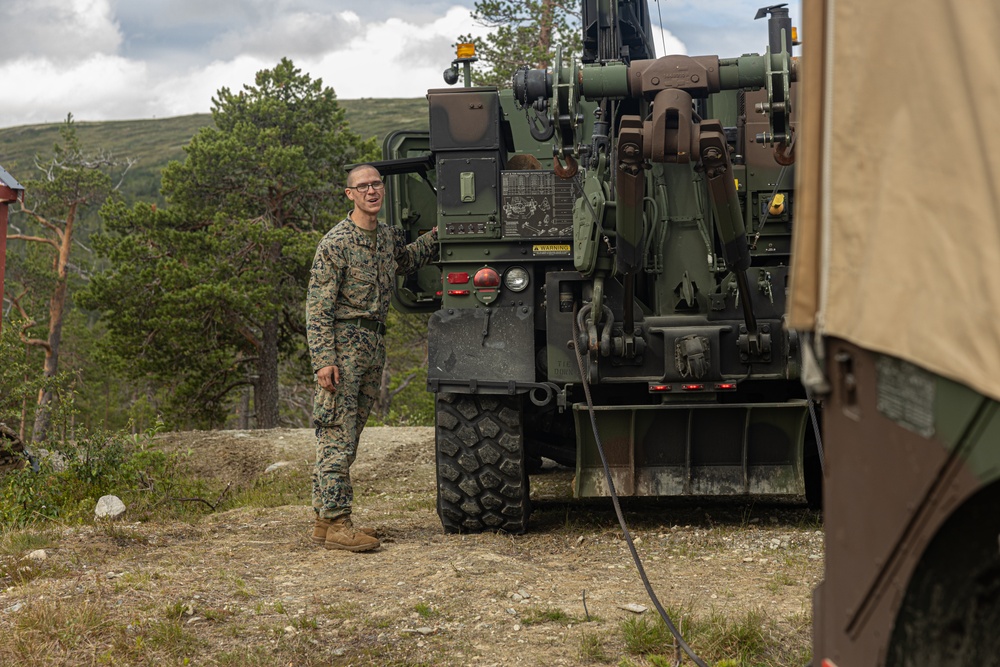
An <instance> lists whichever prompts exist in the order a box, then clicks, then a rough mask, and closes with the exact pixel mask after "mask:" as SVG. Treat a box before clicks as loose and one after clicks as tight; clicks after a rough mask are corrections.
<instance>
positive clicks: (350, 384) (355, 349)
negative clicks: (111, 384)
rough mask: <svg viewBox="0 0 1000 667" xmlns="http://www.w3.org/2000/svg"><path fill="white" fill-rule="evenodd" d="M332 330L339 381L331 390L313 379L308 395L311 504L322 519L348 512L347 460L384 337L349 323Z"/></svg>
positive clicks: (369, 401)
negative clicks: (312, 437)
mask: <svg viewBox="0 0 1000 667" xmlns="http://www.w3.org/2000/svg"><path fill="white" fill-rule="evenodd" d="M334 334H335V340H336V349H337V368H338V369H339V370H340V382H339V383H338V384H337V385H336V387H335V388H334V391H332V392H329V391H327V390H325V389H323V388H322V387H320V386H319V385H318V384H317V385H316V393H315V396H314V398H313V424H314V425H315V426H316V467H315V468H314V469H313V509H315V510H316V512H317V514H318V515H319V517H321V518H325V519H334V518H336V517H339V516H343V515H345V514H350V513H351V505H352V503H353V501H354V488H353V487H352V486H351V464H352V463H354V458H355V456H357V452H358V440H359V439H360V438H361V431H362V430H364V427H365V422H367V421H368V415H369V414H370V413H371V410H372V405H374V403H375V400H376V399H377V398H378V390H379V386H380V385H381V382H382V367H383V366H384V365H385V342H384V341H383V339H382V336H380V335H379V334H377V333H375V332H374V331H368V330H367V329H362V328H360V327H355V326H353V325H335V329H334Z"/></svg>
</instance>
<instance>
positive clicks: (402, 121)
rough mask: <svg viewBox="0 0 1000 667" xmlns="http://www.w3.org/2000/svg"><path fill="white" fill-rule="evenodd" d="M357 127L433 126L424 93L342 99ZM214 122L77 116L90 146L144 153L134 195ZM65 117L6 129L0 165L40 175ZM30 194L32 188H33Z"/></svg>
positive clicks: (145, 191) (149, 192)
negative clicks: (37, 160) (40, 160)
mask: <svg viewBox="0 0 1000 667" xmlns="http://www.w3.org/2000/svg"><path fill="white" fill-rule="evenodd" d="M339 103H340V105H341V107H342V108H343V109H344V111H345V113H346V115H347V120H348V122H349V123H350V126H351V130H353V131H354V132H357V133H358V134H361V135H362V136H365V137H370V136H373V135H374V136H376V137H378V138H379V140H381V139H382V138H383V137H384V136H385V135H386V134H387V133H389V132H391V131H394V130H421V129H426V128H427V101H426V100H425V99H424V98H414V99H387V100H373V99H363V100H339ZM211 123H212V117H211V115H209V114H196V115H192V116H179V117H176V118H156V119H151V120H124V121H106V122H77V136H78V137H79V138H80V142H81V144H82V145H83V146H84V148H86V149H88V150H96V149H99V148H103V149H106V150H108V151H110V152H112V153H114V154H115V155H121V156H130V157H135V158H138V163H137V164H136V165H135V166H134V167H133V168H132V171H131V172H130V173H129V176H128V178H127V179H126V182H125V184H124V185H123V187H122V190H123V192H124V194H125V196H126V198H127V199H129V200H132V201H134V200H146V201H153V200H157V199H159V190H160V170H162V169H163V167H165V166H166V165H167V163H168V162H170V161H171V160H183V159H184V146H185V145H186V144H187V143H188V142H189V141H190V140H191V137H192V136H194V134H195V133H196V132H197V131H198V130H199V128H201V127H204V126H206V125H210V124H211ZM59 126H60V124H59V123H49V124H45V125H24V126H21V127H11V128H5V129H0V166H3V167H4V168H5V169H6V170H7V171H9V172H10V173H12V174H13V175H14V177H15V178H17V179H18V180H19V181H21V182H22V183H23V182H24V181H26V180H29V179H31V178H35V177H36V174H37V171H36V170H35V167H34V157H35V156H36V155H41V156H43V157H46V156H48V155H50V154H51V151H52V146H53V145H54V144H55V143H56V141H58V139H59ZM29 195H30V193H29Z"/></svg>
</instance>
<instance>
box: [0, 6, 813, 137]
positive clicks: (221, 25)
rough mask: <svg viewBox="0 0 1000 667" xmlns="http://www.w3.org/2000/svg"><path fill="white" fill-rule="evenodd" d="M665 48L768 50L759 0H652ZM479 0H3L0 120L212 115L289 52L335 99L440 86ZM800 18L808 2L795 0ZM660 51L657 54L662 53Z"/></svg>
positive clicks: (1, 123)
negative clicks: (758, 17)
mask: <svg viewBox="0 0 1000 667" xmlns="http://www.w3.org/2000/svg"><path fill="white" fill-rule="evenodd" d="M648 2H649V7H650V15H651V17H652V20H653V23H654V27H655V26H656V24H659V17H660V16H662V19H663V30H662V31H659V32H657V34H656V35H655V37H654V39H655V43H656V48H657V52H658V53H660V52H661V51H662V49H663V48H664V47H665V48H666V51H667V52H670V53H684V54H688V55H707V54H717V55H720V56H724V57H728V56H736V55H740V54H742V53H751V52H753V53H760V52H762V51H763V49H764V47H765V46H766V43H767V27H766V24H765V22H764V21H758V22H755V21H753V17H754V14H755V12H756V9H757V7H759V6H764V5H766V4H767V3H764V2H762V1H761V0H758V1H757V2H750V1H749V0H648ZM474 4H475V0H367V1H365V0H362V1H361V2H358V1H357V0H353V1H351V2H348V1H346V0H0V8H2V9H3V11H2V12H0V16H2V18H3V22H2V23H0V81H2V82H3V88H2V91H0V127H13V126H17V125H25V124H30V123H46V122H59V121H61V120H62V119H63V118H65V117H66V114H67V113H69V112H72V113H73V115H74V116H75V117H76V118H77V119H78V120H83V121H86V120H118V119H133V118H154V117H159V118H163V117H169V116H180V115H185V114H192V113H206V112H208V111H209V108H210V106H211V98H212V96H213V95H214V94H215V92H216V91H217V90H218V89H219V88H221V87H223V86H225V87H229V88H230V89H239V88H240V87H241V86H242V85H243V84H245V83H252V82H253V77H254V73H255V72H257V71H258V70H261V69H266V68H271V67H273V66H274V65H275V64H276V63H277V62H278V61H279V60H280V59H281V58H282V57H285V56H287V57H289V58H291V59H292V60H293V61H294V62H295V64H296V66H297V67H299V68H300V69H302V70H303V71H304V72H307V73H308V74H310V75H311V76H312V77H314V78H322V79H323V82H324V83H325V84H326V85H328V86H331V87H333V89H334V90H335V91H336V93H337V96H338V97H339V98H341V99H360V98H378V97H421V96H423V95H424V93H425V92H426V90H427V89H428V88H439V87H443V86H444V84H443V82H442V79H441V72H442V71H443V70H444V69H445V68H446V67H448V65H449V64H450V63H451V60H452V58H453V57H454V53H453V51H452V44H454V42H455V40H456V37H458V35H460V34H465V33H470V32H471V33H473V34H481V33H482V32H483V31H484V28H482V27H481V26H478V25H476V24H475V23H474V22H473V21H472V19H471V17H470V10H471V9H472V7H473V6H474ZM789 6H790V9H791V16H792V21H793V23H794V24H796V25H798V24H799V22H800V21H799V19H800V12H799V7H800V2H799V0H794V1H793V2H791V3H790V5H789ZM661 55H662V53H661Z"/></svg>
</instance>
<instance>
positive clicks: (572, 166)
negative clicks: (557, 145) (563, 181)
mask: <svg viewBox="0 0 1000 667" xmlns="http://www.w3.org/2000/svg"><path fill="white" fill-rule="evenodd" d="M560 158H561V156H560V155H559V154H558V153H557V154H555V155H553V156H552V171H554V172H555V174H556V176H558V177H559V178H573V177H574V176H576V172H578V171H579V170H580V165H578V164H577V163H576V159H574V158H573V156H572V155H567V156H566V165H565V166H563V163H562V161H561V160H560Z"/></svg>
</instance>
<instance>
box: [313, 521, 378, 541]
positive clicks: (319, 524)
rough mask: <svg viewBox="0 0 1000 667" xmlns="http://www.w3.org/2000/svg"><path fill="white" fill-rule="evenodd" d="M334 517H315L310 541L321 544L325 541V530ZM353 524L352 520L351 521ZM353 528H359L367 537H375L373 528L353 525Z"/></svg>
mask: <svg viewBox="0 0 1000 667" xmlns="http://www.w3.org/2000/svg"><path fill="white" fill-rule="evenodd" d="M334 521H335V519H319V518H317V519H316V525H315V526H314V527H313V534H312V538H311V539H312V541H313V544H323V543H324V542H326V531H327V529H328V528H329V527H330V526H331V525H332V524H333V522H334ZM352 525H353V522H352ZM354 530H360V531H361V532H362V533H364V534H365V535H367V536H368V537H375V529H374V528H359V527H357V526H354Z"/></svg>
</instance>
